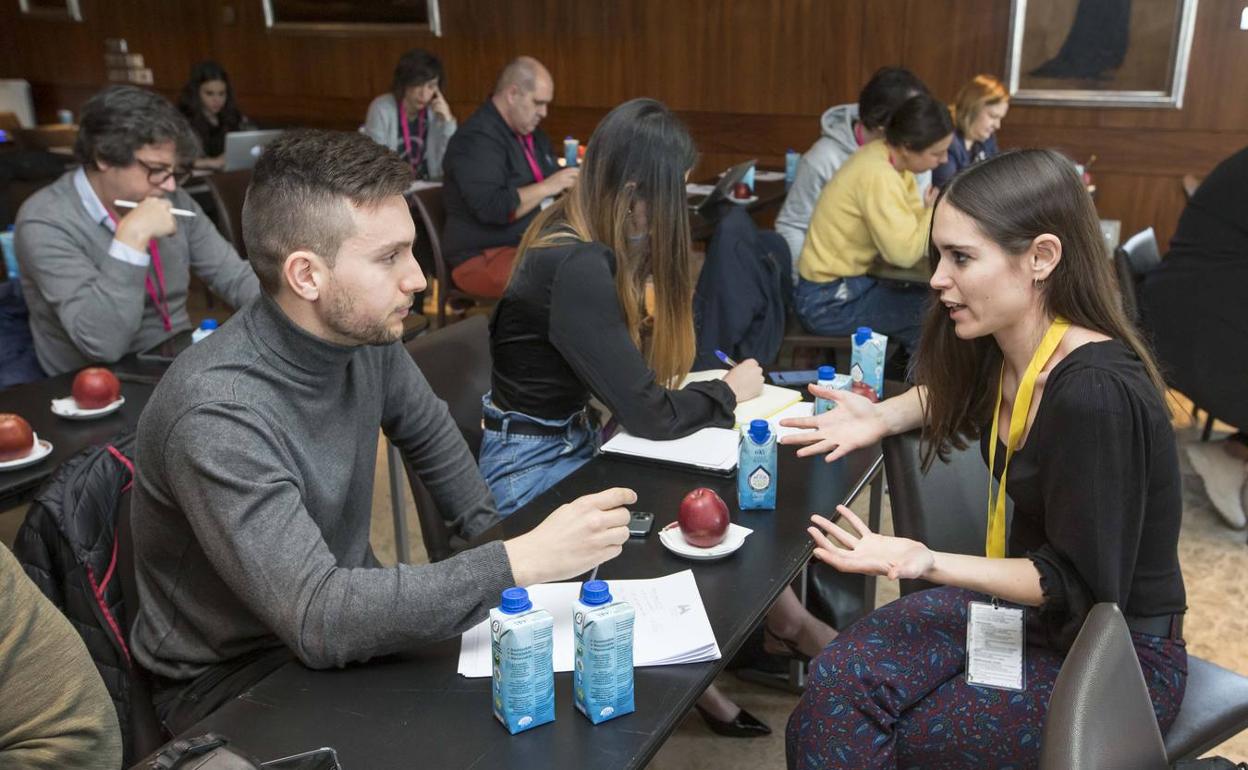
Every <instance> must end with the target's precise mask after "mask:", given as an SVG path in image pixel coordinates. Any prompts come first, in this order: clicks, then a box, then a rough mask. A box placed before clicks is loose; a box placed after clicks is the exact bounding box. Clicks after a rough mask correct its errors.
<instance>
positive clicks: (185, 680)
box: [132, 131, 636, 733]
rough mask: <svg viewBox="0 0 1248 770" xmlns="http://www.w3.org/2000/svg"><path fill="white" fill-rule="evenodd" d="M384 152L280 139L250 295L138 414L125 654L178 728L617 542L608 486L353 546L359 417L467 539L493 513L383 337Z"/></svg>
mask: <svg viewBox="0 0 1248 770" xmlns="http://www.w3.org/2000/svg"><path fill="white" fill-rule="evenodd" d="M409 179H410V172H409V170H408V168H407V165H406V164H405V163H404V162H403V161H402V160H400V159H399V158H398V156H396V155H394V154H393V153H391V152H389V151H387V150H386V149H385V148H384V147H381V146H380V145H377V144H375V143H374V142H372V141H371V140H370V139H368V137H365V136H362V135H359V134H340V133H331V132H324V131H307V132H294V133H290V134H288V135H286V136H284V137H283V138H282V139H280V140H279V141H277V142H274V143H273V144H271V145H270V146H269V147H268V148H267V150H266V152H265V154H264V155H263V156H262V157H261V159H260V161H259V163H258V164H257V165H256V169H255V173H254V177H253V179H252V183H251V187H250V189H249V190H248V193H247V202H246V204H245V206H244V209H243V237H244V239H245V241H246V243H247V251H248V255H249V257H250V259H251V262H252V266H253V267H254V269H255V271H256V274H257V275H258V276H259V278H260V284H261V286H262V287H263V289H264V291H263V292H262V294H261V296H260V297H259V299H257V300H256V301H255V302H253V303H252V304H251V305H249V306H248V307H246V308H245V309H243V310H242V311H240V312H239V313H238V314H237V315H235V316H234V317H233V318H231V319H230V320H229V321H228V322H227V323H226V324H224V325H223V326H222V327H221V329H220V330H218V331H217V332H216V333H214V334H213V335H212V336H211V337H209V338H208V339H206V340H205V341H203V342H201V343H199V344H198V345H196V346H195V347H194V348H192V349H191V350H189V351H188V352H186V353H185V354H183V355H182V356H180V357H179V358H178V360H177V361H176V362H175V363H174V365H173V366H172V367H171V368H170V369H169V372H168V374H166V375H165V377H164V379H163V380H162V381H161V384H160V385H159V387H157V389H156V392H155V394H154V395H153V397H152V399H151V401H150V402H149V403H148V405H147V408H146V409H145V410H144V412H143V417H142V419H141V420H140V421H139V431H138V463H137V466H138V481H137V483H136V484H135V488H134V502H133V529H134V541H135V543H134V545H135V552H136V566H137V572H138V585H139V594H140V598H141V603H140V606H139V612H138V617H137V621H136V623H135V627H134V632H133V637H132V646H133V649H134V654H135V658H136V659H137V660H138V662H139V663H140V664H142V665H143V666H144V667H145V668H147V669H148V670H149V671H151V672H152V673H153V674H154V675H155V679H156V682H155V685H156V686H155V688H154V689H155V700H156V707H157V712H158V714H159V715H160V717H161V719H162V720H163V721H164V723H165V725H166V727H167V728H169V729H170V730H172V731H173V732H175V733H176V732H178V731H180V730H182V729H184V728H186V727H188V726H189V725H191V724H192V723H194V722H195V721H197V720H199V719H200V718H202V717H204V716H205V715H207V714H208V713H210V712H211V711H213V710H214V709H215V708H217V707H218V706H219V705H220V704H221V703H223V702H225V701H226V700H228V699H229V698H231V697H233V696H234V695H236V694H237V693H238V692H241V691H242V690H243V689H245V688H246V687H247V686H248V685H250V684H252V683H254V682H255V681H256V680H258V679H259V678H261V677H263V676H264V675H265V674H267V673H268V672H269V671H271V670H273V669H274V668H276V667H277V666H280V665H281V664H282V663H283V662H284V661H286V660H289V659H290V656H291V655H292V654H293V655H294V656H295V657H297V658H298V659H299V660H300V661H302V662H303V663H304V664H305V665H308V666H310V667H313V668H327V667H331V666H342V665H345V664H347V663H349V662H353V661H363V660H367V659H369V658H371V657H374V656H377V655H382V654H386V653H391V652H396V651H398V650H402V649H410V648H413V647H416V646H419V645H421V644H422V643H427V642H432V641H436V640H440V639H444V638H447V637H450V636H453V635H455V634H458V633H460V632H462V631H463V630H465V629H467V628H469V627H470V626H472V625H473V624H474V623H476V622H478V621H479V620H480V619H481V618H482V617H484V616H485V614H486V613H487V611H488V610H489V608H490V607H492V606H494V605H495V604H496V602H497V599H498V595H499V592H500V591H501V590H502V589H504V588H507V587H508V586H512V585H521V586H523V585H529V584H532V583H539V582H544V581H549V580H560V579H566V578H570V577H572V576H574V575H577V574H580V573H582V572H585V571H587V570H588V569H590V568H592V567H593V566H594V565H596V564H598V563H600V562H602V561H605V560H607V559H610V558H613V557H614V556H615V555H617V554H618V553H619V552H620V548H621V545H622V544H623V543H624V541H625V540H627V539H628V530H627V523H628V512H627V510H625V508H624V506H626V505H629V504H631V503H632V502H634V501H635V499H636V495H635V494H634V493H633V492H632V491H631V490H627V489H611V490H606V491H603V492H600V493H598V494H595V495H590V496H587V497H583V498H580V499H578V500H576V501H573V502H572V503H569V504H567V505H564V506H562V507H560V508H559V509H557V510H555V511H554V512H553V513H552V514H551V515H550V516H549V517H548V518H547V519H546V520H545V521H544V522H543V523H542V524H540V525H539V526H538V527H537V528H535V529H533V530H532V531H530V532H528V533H526V534H524V535H521V536H520V537H517V538H514V539H512V540H508V541H505V542H503V541H495V542H491V543H487V544H485V545H482V546H479V547H477V548H473V549H471V550H468V551H465V552H463V553H461V554H459V555H457V556H454V557H452V558H450V559H447V560H445V561H442V562H438V563H436V564H429V565H423V566H408V565H403V564H400V565H397V566H395V567H381V566H380V565H379V564H378V563H377V560H376V559H375V558H374V556H373V553H372V550H371V549H370V547H369V540H368V535H369V522H370V513H371V512H370V503H371V500H372V492H373V490H372V486H373V471H374V463H375V458H376V454H377V428H378V426H381V428H382V430H384V431H385V433H386V436H387V437H388V438H389V439H390V440H391V441H392V442H393V443H394V444H395V446H397V447H398V448H399V449H400V450H401V451H402V452H403V453H404V454H405V456H406V457H407V459H408V460H409V461H410V463H411V465H412V467H414V468H416V469H418V471H419V472H420V475H421V479H422V481H423V482H424V483H425V485H426V486H427V487H428V488H429V490H430V492H431V493H432V494H433V496H434V498H435V500H436V502H437V504H438V508H439V510H442V511H446V512H448V515H449V516H450V518H452V519H453V521H452V524H453V526H455V528H456V529H457V530H458V531H459V532H460V533H462V534H463V535H465V536H467V537H471V536H473V535H476V534H478V533H480V532H481V531H482V530H484V529H486V528H487V527H489V526H490V525H492V524H493V523H494V522H496V521H497V514H496V512H495V510H494V503H493V501H492V500H491V499H490V495H489V491H488V489H487V488H486V486H485V482H484V481H483V480H482V479H481V476H480V473H479V472H478V470H477V467H476V465H475V464H474V463H473V459H472V455H471V454H470V453H469V451H468V447H467V445H466V444H465V443H464V440H463V438H462V436H461V435H460V433H459V431H458V429H457V428H456V427H455V424H454V422H453V421H452V420H451V417H450V415H449V413H448V411H447V408H446V405H445V404H444V403H443V402H442V401H440V400H438V399H437V398H436V397H435V396H434V395H433V393H432V391H431V390H430V389H429V385H428V383H427V382H426V381H425V378H424V377H423V376H422V375H421V373H420V371H419V370H418V369H417V368H416V365H415V364H414V363H413V361H412V359H411V357H410V356H409V355H408V354H407V351H406V350H405V349H404V348H403V346H402V344H401V343H399V342H398V340H399V338H400V336H401V333H402V326H403V318H404V316H406V315H407V313H408V312H410V310H411V305H412V295H413V293H415V292H418V291H420V290H421V289H423V288H424V287H425V279H424V276H423V275H421V272H420V268H419V267H418V266H417V264H416V260H415V258H414V257H413V255H412V242H413V240H414V238H415V229H414V226H413V224H412V218H411V214H410V212H409V210H408V207H407V203H406V202H405V200H404V198H403V195H402V193H403V191H404V189H405V188H406V187H407V185H408V183H409Z"/></svg>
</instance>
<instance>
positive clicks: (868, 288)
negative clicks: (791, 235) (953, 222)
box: [795, 94, 953, 350]
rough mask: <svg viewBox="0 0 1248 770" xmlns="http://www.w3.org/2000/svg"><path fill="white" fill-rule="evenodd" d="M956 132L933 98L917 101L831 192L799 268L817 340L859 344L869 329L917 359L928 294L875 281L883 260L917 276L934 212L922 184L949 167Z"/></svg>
mask: <svg viewBox="0 0 1248 770" xmlns="http://www.w3.org/2000/svg"><path fill="white" fill-rule="evenodd" d="M952 140H953V123H952V122H951V121H950V119H949V110H948V109H947V108H946V107H945V105H944V104H942V103H940V102H939V101H938V100H936V99H935V98H933V97H932V96H930V95H928V94H917V95H915V96H912V97H910V98H909V99H907V100H906V101H905V102H904V103H903V104H902V105H901V107H899V108H898V109H897V111H896V112H895V113H893V115H892V117H891V118H890V119H889V121H888V124H887V125H886V126H885V130H884V138H882V139H877V140H875V141H874V142H870V143H869V144H866V145H864V146H863V147H862V148H861V149H859V150H858V151H857V152H856V153H854V155H853V156H852V157H851V158H850V159H849V160H848V161H846V163H845V165H843V166H841V168H840V170H838V171H837V172H836V175H835V176H833V177H832V180H831V181H829V182H828V184H827V185H826V186H825V187H824V188H823V192H822V193H820V195H819V202H818V203H817V204H816V205H815V213H814V215H813V216H812V217H811V220H810V230H809V231H808V232H807V234H806V243H805V245H804V246H803V247H802V253H801V256H800V258H799V262H798V273H799V274H800V276H801V279H800V280H799V281H798V285H797V292H796V296H795V305H796V308H797V314H798V317H799V318H801V321H802V325H803V326H805V327H806V329H807V330H808V331H809V332H811V333H812V334H822V335H827V336H839V335H845V334H852V333H853V332H854V330H855V329H856V328H857V327H859V326H870V327H872V328H873V329H875V330H876V331H880V332H883V333H884V334H887V335H889V336H890V337H893V338H894V339H897V340H898V341H900V342H901V343H902V344H903V345H904V346H905V347H906V349H907V350H913V349H914V346H915V344H916V343H917V342H918V338H919V325H920V321H921V316H922V309H923V304H924V302H925V301H926V300H927V295H928V293H929V292H928V291H927V287H926V286H920V287H917V288H908V287H899V286H896V285H893V284H888V283H880V282H878V281H876V280H875V279H874V278H871V277H869V276H867V275H866V272H867V268H868V267H869V266H870V265H871V261H872V260H874V259H875V257H876V256H877V255H879V256H880V257H882V258H883V259H884V260H885V261H886V262H888V263H890V264H893V265H897V266H898V267H910V266H912V265H914V264H915V263H917V262H918V261H919V259H920V258H922V256H923V254H924V247H925V245H926V243H927V234H928V229H929V228H930V225H931V208H930V207H931V204H932V201H933V200H934V199H935V195H936V193H937V192H939V191H938V190H935V189H930V190H929V191H928V194H927V195H926V196H925V198H924V199H920V197H919V194H918V187H917V184H916V182H915V174H921V173H923V172H924V171H929V170H931V169H933V168H935V167H937V166H939V165H940V164H941V163H944V162H945V157H946V153H947V151H948V149H949V143H950V142H951V141H952Z"/></svg>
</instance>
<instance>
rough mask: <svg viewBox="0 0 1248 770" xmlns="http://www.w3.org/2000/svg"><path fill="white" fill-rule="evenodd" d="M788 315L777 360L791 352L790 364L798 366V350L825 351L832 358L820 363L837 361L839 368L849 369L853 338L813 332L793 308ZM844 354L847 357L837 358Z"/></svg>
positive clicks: (781, 359)
mask: <svg viewBox="0 0 1248 770" xmlns="http://www.w3.org/2000/svg"><path fill="white" fill-rule="evenodd" d="M787 314H788V315H787V317H786V318H785V322H784V339H782V340H781V341H780V352H779V353H777V354H776V361H777V362H779V361H783V360H784V353H785V351H786V350H787V351H788V352H789V365H790V366H797V354H798V351H799V350H800V351H824V353H825V356H827V355H828V354H829V353H830V354H831V359H827V358H826V357H825V358H824V359H822V360H821V361H820V362H819V363H823V362H824V361H829V360H832V361H837V364H836V365H837V368H838V369H841V368H842V367H843V368H844V369H845V370H846V371H848V361H849V359H848V356H849V354H850V350H851V349H852V347H853V345H852V339H851V338H850V337H822V336H820V335H818V334H811V333H810V332H808V331H806V329H805V328H804V327H803V326H802V322H801V321H800V320H799V319H798V317H797V313H795V312H793V310H791V309H790V310H788V311H787ZM842 354H844V356H845V358H844V359H841V360H837V357H838V356H840V355H842Z"/></svg>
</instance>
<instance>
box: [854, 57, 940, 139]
mask: <svg viewBox="0 0 1248 770" xmlns="http://www.w3.org/2000/svg"><path fill="white" fill-rule="evenodd" d="M925 93H927V86H926V85H924V84H923V81H922V80H919V78H918V76H917V75H915V74H914V73H913V72H911V71H910V70H908V69H905V68H904V67H881V68H879V69H878V70H876V71H875V74H874V75H872V76H871V79H870V80H868V81H867V84H866V85H865V86H863V87H862V93H860V94H858V120H859V121H861V122H862V125H863V126H865V127H866V129H867V130H868V131H878V130H879V129H881V128H883V127H884V126H886V125H887V124H888V119H889V118H891V117H892V116H893V113H894V112H896V111H897V108H898V107H900V106H901V105H902V104H903V103H904V102H905V101H906V100H907V99H909V98H910V97H911V96H916V95H918V94H925Z"/></svg>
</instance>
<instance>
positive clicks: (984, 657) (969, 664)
mask: <svg viewBox="0 0 1248 770" xmlns="http://www.w3.org/2000/svg"><path fill="white" fill-rule="evenodd" d="M1023 646H1024V639H1023V610H1022V608H1020V607H1002V606H1000V605H998V604H995V603H993V604H989V603H987V602H970V604H968V605H967V612H966V683H967V684H972V685H975V686H976V687H994V688H997V689H1001V690H1022V689H1024V687H1025V682H1024V678H1023Z"/></svg>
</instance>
